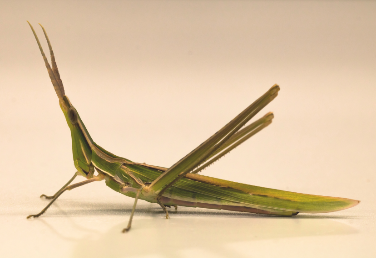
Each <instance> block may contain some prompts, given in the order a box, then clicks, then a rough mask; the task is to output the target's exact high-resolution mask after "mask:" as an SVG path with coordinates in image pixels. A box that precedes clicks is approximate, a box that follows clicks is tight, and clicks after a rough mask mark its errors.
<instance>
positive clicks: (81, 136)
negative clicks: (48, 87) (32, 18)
mask: <svg viewBox="0 0 376 258" xmlns="http://www.w3.org/2000/svg"><path fill="white" fill-rule="evenodd" d="M28 23H29V22H28ZM29 25H30V28H31V30H32V31H33V34H34V36H35V39H36V40H37V43H38V46H39V49H40V51H41V53H42V56H43V59H44V62H45V64H46V68H47V71H48V74H49V76H50V79H51V82H52V85H53V86H54V89H55V92H56V94H57V96H58V98H59V104H60V108H61V110H62V111H63V113H64V116H65V119H66V121H67V123H68V126H69V129H70V131H71V136H72V150H73V161H74V166H75V167H76V169H77V171H78V172H79V174H80V175H82V176H84V177H87V178H91V177H93V174H94V166H93V164H92V163H91V153H92V150H91V146H92V145H93V144H94V142H93V140H92V139H91V137H90V135H89V133H88V131H87V130H86V128H85V125H84V123H83V122H82V120H81V118H80V116H79V115H78V112H77V110H76V109H75V108H74V107H73V105H72V103H71V102H70V101H69V99H68V97H67V96H66V95H65V91H64V86H63V82H62V81H61V79H60V74H59V70H58V69H57V66H56V62H55V56H54V52H53V50H52V47H51V43H50V40H49V39H48V36H47V33H46V31H45V29H44V28H43V26H42V25H40V26H41V27H42V29H43V33H44V36H45V37H46V40H47V43H48V47H49V50H50V55H51V64H52V68H51V66H50V64H49V62H48V61H47V58H46V56H45V54H44V51H43V49H42V46H41V44H40V42H39V39H38V36H37V34H36V33H35V31H34V28H33V27H32V26H31V24H30V23H29Z"/></svg>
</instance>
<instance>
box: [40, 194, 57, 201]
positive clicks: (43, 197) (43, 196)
mask: <svg viewBox="0 0 376 258" xmlns="http://www.w3.org/2000/svg"><path fill="white" fill-rule="evenodd" d="M54 197H55V196H48V195H45V194H42V195H41V196H40V198H41V199H47V200H51V199H53V198H54Z"/></svg>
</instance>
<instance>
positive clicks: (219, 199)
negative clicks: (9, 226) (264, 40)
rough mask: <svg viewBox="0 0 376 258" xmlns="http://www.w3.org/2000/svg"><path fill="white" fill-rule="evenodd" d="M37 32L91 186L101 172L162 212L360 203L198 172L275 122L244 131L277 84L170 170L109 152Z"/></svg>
mask: <svg viewBox="0 0 376 258" xmlns="http://www.w3.org/2000/svg"><path fill="white" fill-rule="evenodd" d="M30 27H31V25H30ZM31 28H32V27H31ZM42 28H43V27H42ZM32 30H33V33H34V35H35V38H36V40H37V42H38V45H39V48H40V50H41V53H42V56H43V58H44V61H45V64H46V67H47V70H48V73H49V75H50V79H51V81H52V84H53V86H54V88H55V91H56V94H57V96H58V98H59V103H60V107H61V110H62V111H63V113H64V116H65V119H66V121H67V124H68V126H69V128H70V131H71V137H72V150H73V161H74V165H75V167H76V169H77V171H78V174H79V175H81V176H84V177H86V178H87V179H88V180H87V181H86V183H88V182H89V181H90V179H92V178H93V177H94V172H95V171H97V173H98V176H97V177H95V180H94V179H92V180H94V181H100V180H102V179H105V181H106V184H107V186H109V187H110V188H111V189H113V190H115V191H117V192H119V193H121V194H124V195H127V196H129V197H133V198H135V197H136V196H138V197H139V198H140V199H143V200H145V201H148V202H152V203H159V204H160V205H161V206H162V208H164V206H171V205H174V206H177V205H178V206H188V207H202V208H210V209H224V210H232V211H243V212H252V213H263V214H272V215H281V216H291V215H296V214H297V213H299V212H306V213H316V212H331V211H337V210H342V209H346V208H349V207H352V206H354V205H356V204H358V203H359V201H356V200H351V199H345V198H337V197H326V196H317V195H308V194H299V193H293V192H287V191H281V190H274V189H268V188H263V187H257V186H252V185H247V184H241V183H235V182H231V181H226V180H222V179H217V178H212V177H207V176H202V175H198V174H196V173H197V172H199V171H201V170H202V169H203V168H205V167H206V166H208V165H210V164H212V163H213V162H215V161H216V160H218V159H219V158H221V157H222V156H223V155H225V154H226V153H228V152H229V151H231V150H232V149H233V148H235V147H236V146H238V145H239V144H241V143H242V142H244V141H246V140H247V139H248V138H249V137H251V136H252V135H254V134H256V133H257V132H259V131H261V130H262V129H263V128H265V127H266V126H268V125H269V124H270V123H271V120H272V118H273V114H271V113H268V114H267V115H265V116H264V117H262V118H261V119H259V120H257V121H255V122H254V123H252V124H250V125H249V126H247V127H245V128H243V129H241V130H240V128H242V127H243V126H244V125H245V124H246V123H247V122H248V121H249V120H250V119H251V118H252V117H253V116H254V115H256V114H257V113H258V112H259V111H260V110H261V109H262V108H263V107H265V106H266V105H267V104H268V103H269V102H270V101H272V100H273V99H274V98H275V97H276V96H277V93H278V91H279V86H278V85H274V86H273V87H272V88H271V89H270V90H268V91H267V92H266V93H265V94H264V95H263V96H261V97H260V98H259V99H257V100H256V101H255V102H254V103H253V104H251V105H250V106H249V107H247V108H246V109H245V110H244V111H243V112H241V113H240V114H239V115H238V116H237V117H235V118H234V119H233V120H231V121H230V122H229V123H228V124H227V125H225V126H224V127H223V128H222V129H221V130H219V131H218V132H217V133H215V134H214V135H213V136H212V137H210V138H209V139H208V140H207V141H205V142H204V143H202V144H201V145H200V146H198V147H197V148H196V149H194V150H193V151H192V152H191V153H189V154H188V155H186V156H185V157H183V158H182V159H181V160H179V161H178V162H177V163H176V164H174V165H173V166H172V167H170V168H168V169H167V168H163V167H157V166H152V165H147V164H140V163H135V162H132V161H130V160H128V159H125V158H121V157H119V156H116V155H114V154H112V153H110V152H108V151H106V150H105V149H103V148H102V147H100V146H98V145H97V144H96V143H95V142H94V141H93V139H92V138H91V136H90V134H89V132H88V131H87V129H86V127H85V125H84V123H83V122H82V120H81V118H80V116H79V114H78V112H77V110H76V109H75V108H74V107H73V105H72V103H71V102H70V101H69V99H68V97H67V96H66V95H65V91H64V87H63V84H62V81H61V79H60V75H59V72H58V69H57V66H56V63H55V57H54V54H53V51H52V47H51V44H50V41H49V39H48V36H47V34H46V32H45V31H44V29H43V31H44V34H45V37H46V39H47V42H48V46H49V49H50V54H51V63H52V68H51V67H50V65H49V63H48V61H47V58H46V57H45V54H44V52H43V49H42V47H41V45H40V42H39V40H38V37H37V35H36V34H35V31H34V29H33V28H32ZM72 180H73V179H72ZM90 182H91V181H90ZM76 185H77V184H76ZM75 187H76V186H75ZM60 194H61V193H60ZM56 198H57V197H55V199H56ZM136 199H137V198H136ZM135 205H136V203H135ZM134 207H135V206H134ZM38 216H39V215H38Z"/></svg>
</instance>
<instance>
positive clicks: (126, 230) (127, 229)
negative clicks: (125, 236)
mask: <svg viewBox="0 0 376 258" xmlns="http://www.w3.org/2000/svg"><path fill="white" fill-rule="evenodd" d="M130 229H131V228H124V229H123V230H122V231H121V233H127V232H128V231H129V230H130Z"/></svg>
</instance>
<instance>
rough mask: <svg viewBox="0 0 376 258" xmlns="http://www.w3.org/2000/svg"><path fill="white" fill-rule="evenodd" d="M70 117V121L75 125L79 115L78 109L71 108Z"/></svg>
mask: <svg viewBox="0 0 376 258" xmlns="http://www.w3.org/2000/svg"><path fill="white" fill-rule="evenodd" d="M68 117H69V120H70V122H71V123H72V124H73V125H74V124H77V119H78V116H77V111H76V110H75V109H74V108H69V110H68Z"/></svg>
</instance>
